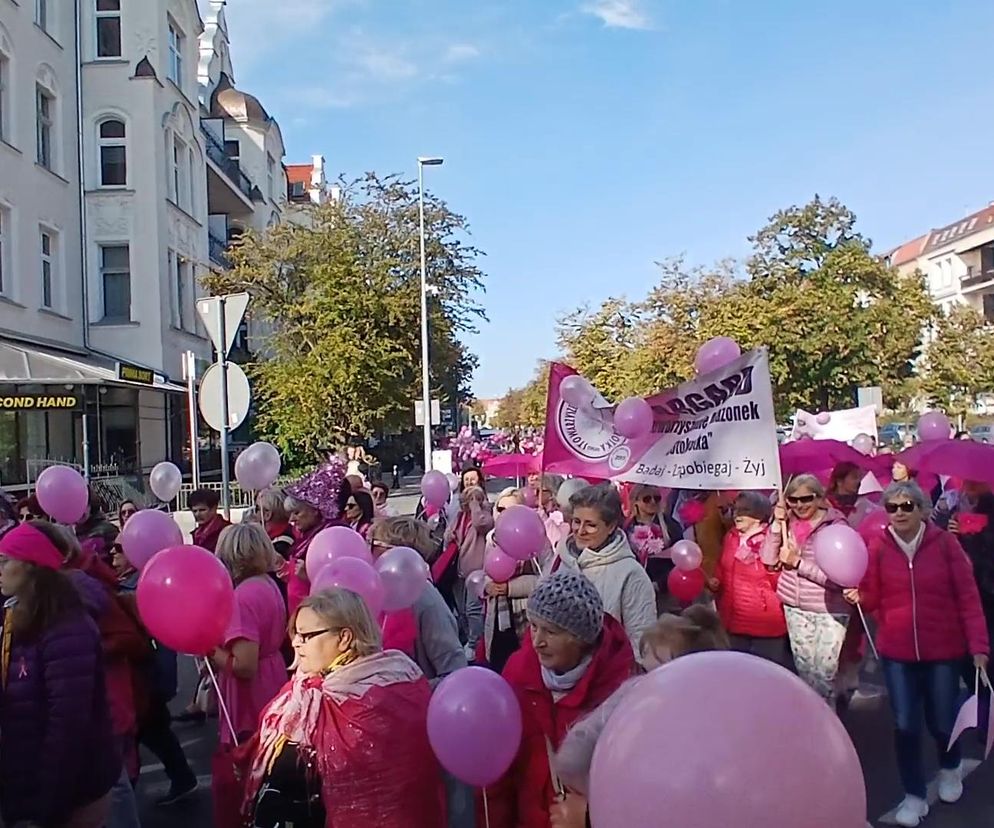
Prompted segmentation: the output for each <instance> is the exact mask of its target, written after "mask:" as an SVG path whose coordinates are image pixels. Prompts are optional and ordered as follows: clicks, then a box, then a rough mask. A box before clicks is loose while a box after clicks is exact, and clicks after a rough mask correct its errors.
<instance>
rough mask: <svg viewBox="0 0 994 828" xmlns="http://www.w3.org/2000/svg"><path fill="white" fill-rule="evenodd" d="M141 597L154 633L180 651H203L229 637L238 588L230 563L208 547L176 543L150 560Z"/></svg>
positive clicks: (146, 621) (140, 583)
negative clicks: (231, 573)
mask: <svg viewBox="0 0 994 828" xmlns="http://www.w3.org/2000/svg"><path fill="white" fill-rule="evenodd" d="M141 514H144V513H143V512H139V513H138V515H135V516H134V517H133V518H132V519H131V520H130V521H128V523H129V524H131V523H133V522H134V521H135V520H136V519H137V518H138V516H139V515H141ZM137 600H138V613H139V615H140V616H141V619H142V622H143V623H144V624H145V627H146V629H148V631H149V633H151V635H152V637H153V638H155V639H157V640H158V641H160V642H162V644H164V645H165V646H166V647H169V648H170V649H172V650H176V651H177V652H179V653H189V654H190V655H200V656H202V655H207V654H208V653H209V652H211V651H212V650H213V649H214V648H215V647H218V646H220V644H221V643H222V642H223V639H224V632H225V630H226V629H227V628H228V624H229V623H230V621H231V612H232V609H233V608H234V604H235V590H234V587H233V586H232V583H231V575H229V574H228V570H227V569H225V567H224V564H222V563H221V562H220V561H219V560H218V559H217V558H216V557H215V556H214V555H212V554H211V553H210V552H208V551H207V550H206V549H201V548H200V547H199V546H171V547H169V548H168V549H163V550H162V551H161V552H158V553H156V554H155V555H154V556H153V557H152V559H151V560H150V561H149V562H148V563H147V564H146V565H145V569H144V570H142V574H141V577H140V578H139V579H138V591H137Z"/></svg>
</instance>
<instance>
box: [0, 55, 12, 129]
mask: <svg viewBox="0 0 994 828" xmlns="http://www.w3.org/2000/svg"><path fill="white" fill-rule="evenodd" d="M9 89H10V59H9V58H8V57H7V56H6V55H5V54H3V52H0V141H6V140H7V132H8V130H9V127H8V126H7V113H8V112H9V111H10V100H9V98H8V95H9V94H10V93H9Z"/></svg>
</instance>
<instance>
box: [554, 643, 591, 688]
mask: <svg viewBox="0 0 994 828" xmlns="http://www.w3.org/2000/svg"><path fill="white" fill-rule="evenodd" d="M593 660H594V656H593V654H592V653H591V654H590V655H588V656H587V657H586V658H584V659H583V660H582V661H581V662H580V663H579V664H577V665H576V667H574V668H573V669H572V670H567V671H566V672H565V673H554V672H552V670H550V669H549V668H548V667H546V666H545V665H544V664H543V665H542V684H544V685H545V689H546V690H551V691H552V692H553V693H554V694H555V693H561V694H563V695H565V694H566V693H568V692H569V691H570V690H572V689H573V688H574V687H576V685H577V684H579V683H580V679H582V678H583V675H584V673H586V672H587V668H588V667H590V662H591V661H593Z"/></svg>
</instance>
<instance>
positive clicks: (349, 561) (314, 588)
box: [311, 558, 386, 618]
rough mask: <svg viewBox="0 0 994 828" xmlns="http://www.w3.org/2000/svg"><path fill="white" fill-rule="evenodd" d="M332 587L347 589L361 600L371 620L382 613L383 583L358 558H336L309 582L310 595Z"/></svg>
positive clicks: (384, 597)
mask: <svg viewBox="0 0 994 828" xmlns="http://www.w3.org/2000/svg"><path fill="white" fill-rule="evenodd" d="M332 587H338V588H339V589H347V590H349V591H350V592H354V593H355V594H356V595H358V596H359V597H360V598H362V600H363V601H365V602H366V607H367V608H368V609H369V612H370V614H371V615H372V616H373V618H379V617H380V613H381V612H383V604H384V601H385V600H386V595H385V592H384V589H383V582H382V581H381V580H380V576H379V575H378V574H377V573H376V570H375V569H373V567H372V566H370V564H368V563H366V562H365V561H360V560H359V559H358V558H338V559H337V560H334V561H332V562H331V563H329V564H328V565H327V566H325V567H323V568H322V569H321V571H320V572H319V573H318V575H317V578H314V579H313V580H312V581H311V595H317V594H318V593H319V592H324V590H326V589H331V588H332Z"/></svg>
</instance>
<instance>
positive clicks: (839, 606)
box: [762, 509, 852, 615]
mask: <svg viewBox="0 0 994 828" xmlns="http://www.w3.org/2000/svg"><path fill="white" fill-rule="evenodd" d="M837 523H842V524H845V525H846V526H848V525H849V524H848V523H847V522H846V519H845V517H844V516H843V515H842V513H841V512H837V511H835V509H829V510H828V511H827V512H826V513H825V516H824V517H823V518H822V520H821V522H820V523H819V524H818V525H817V526H816V527H815V528H814V531H813V532H812V533H811V535H810V536H809V537H808V539H807V540H806V541H805V542H804V545H803V546H802V547H801V550H800V552H801V562H800V564H799V565H798V567H797V569H784V570H783V571H782V572H781V573H780V582H779V583H778V585H777V595H778V596H779V598H780V602H781V603H782V604H783V605H784V606H785V607H796V608H797V609H802V610H805V611H807V612H831V613H837V614H840V615H848V614H849V613H850V611H851V610H852V607H850V606H849V604H847V603H846V601H845V599H844V598H843V597H842V588H841V587H840V586H839V585H838V584H835V583H832V581H830V580H829V579H828V576H827V575H826V574H825V573H824V572H823V571H822V568H821V567H820V566H818V564H817V563H816V562H815V548H814V542H815V538H816V537H817V536H818V533H819V532H821V531H823V530H824V529H825V527H826V526H832V525H834V524H837ZM787 531H790V528H789V522H788V528H787ZM780 544H781V536H780V535H778V534H776V533H774V532H770V534H769V535H768V536H767V538H766V542H765V543H764V544H763V550H762V559H763V563H764V564H766V565H767V566H775V565H776V564H777V563H778V562H779V561H780Z"/></svg>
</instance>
